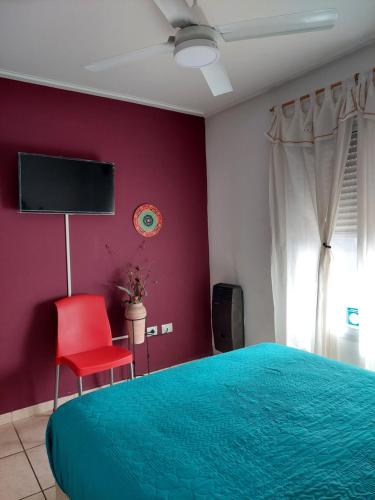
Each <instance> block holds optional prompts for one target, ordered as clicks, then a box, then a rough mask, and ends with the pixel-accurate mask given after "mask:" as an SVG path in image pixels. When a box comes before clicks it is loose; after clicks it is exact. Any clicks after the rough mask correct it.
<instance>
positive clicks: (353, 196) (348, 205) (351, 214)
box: [335, 122, 358, 236]
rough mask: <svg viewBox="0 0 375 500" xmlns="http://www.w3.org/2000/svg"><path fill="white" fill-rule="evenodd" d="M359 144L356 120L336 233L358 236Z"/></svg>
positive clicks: (346, 166) (346, 165) (342, 188)
mask: <svg viewBox="0 0 375 500" xmlns="http://www.w3.org/2000/svg"><path fill="white" fill-rule="evenodd" d="M357 145H358V128H357V123H356V122H354V124H353V130H352V135H351V139H350V145H349V150H348V156H347V159H346V163H345V170H344V177H343V182H342V186H341V193H340V200H339V207H338V214H337V220H336V227H335V234H337V235H340V234H346V235H352V236H357Z"/></svg>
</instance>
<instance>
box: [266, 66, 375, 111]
mask: <svg viewBox="0 0 375 500" xmlns="http://www.w3.org/2000/svg"><path fill="white" fill-rule="evenodd" d="M372 71H374V72H375V68H372ZM358 76H359V73H355V75H354V79H355V80H356V81H357V80H358ZM341 84H342V80H340V81H339V82H335V83H332V85H331V89H334V88H335V87H339V86H340V85H341ZM324 91H325V88H324V87H323V88H321V89H318V90H315V95H319V94H321V93H322V92H324ZM310 95H311V92H310V94H305V95H303V96H302V97H300V98H299V100H300V101H305V100H306V99H310ZM296 100H297V99H292V100H291V101H286V102H283V103H282V105H281V107H283V108H285V107H286V106H290V105H291V104H294V103H295V101H296ZM274 110H275V106H272V108H270V111H271V112H273V111H274Z"/></svg>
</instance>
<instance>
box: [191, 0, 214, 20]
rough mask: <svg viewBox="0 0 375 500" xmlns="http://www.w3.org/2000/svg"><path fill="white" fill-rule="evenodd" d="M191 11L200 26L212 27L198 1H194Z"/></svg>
mask: <svg viewBox="0 0 375 500" xmlns="http://www.w3.org/2000/svg"><path fill="white" fill-rule="evenodd" d="M191 10H192V12H193V15H194V18H195V19H196V20H198V21H199V24H203V25H204V26H211V25H210V23H209V22H208V19H207V17H206V14H205V13H204V12H203V10H202V8H201V7H200V6H199V5H198V0H194V1H193V5H192V6H191Z"/></svg>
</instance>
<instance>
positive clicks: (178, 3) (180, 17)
mask: <svg viewBox="0 0 375 500" xmlns="http://www.w3.org/2000/svg"><path fill="white" fill-rule="evenodd" d="M154 2H155V4H156V5H157V7H159V9H160V10H161V12H162V14H163V15H164V17H166V19H167V21H168V22H169V24H171V25H172V26H173V28H185V27H186V26H191V25H192V24H199V19H197V18H196V16H195V14H194V11H193V10H192V9H191V8H190V7H189V5H188V4H187V3H186V1H185V0H154Z"/></svg>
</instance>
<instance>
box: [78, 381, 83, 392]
mask: <svg viewBox="0 0 375 500" xmlns="http://www.w3.org/2000/svg"><path fill="white" fill-rule="evenodd" d="M78 395H79V396H82V377H78Z"/></svg>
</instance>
